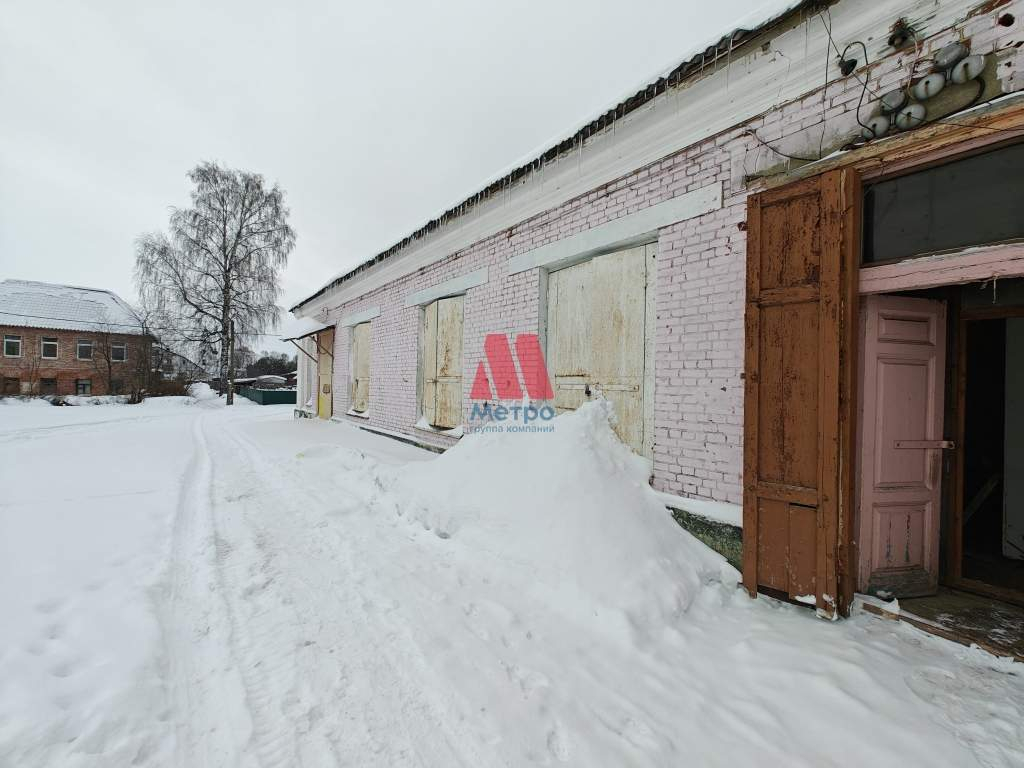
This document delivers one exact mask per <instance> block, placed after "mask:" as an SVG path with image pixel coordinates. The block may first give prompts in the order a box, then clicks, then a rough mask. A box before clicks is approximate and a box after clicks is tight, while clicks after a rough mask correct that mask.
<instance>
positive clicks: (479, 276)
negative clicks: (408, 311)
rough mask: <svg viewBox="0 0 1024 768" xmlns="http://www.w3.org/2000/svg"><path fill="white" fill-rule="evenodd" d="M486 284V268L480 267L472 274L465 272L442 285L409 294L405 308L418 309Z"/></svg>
mask: <svg viewBox="0 0 1024 768" xmlns="http://www.w3.org/2000/svg"><path fill="white" fill-rule="evenodd" d="M486 282H487V267H481V268H480V269H477V270H474V271H472V272H467V273H466V274H464V275H459V276H458V277H453V278H452V279H451V280H445V281H444V282H443V283H438V284H437V285H432V286H430V287H429V288H424V289H423V290H421V291H416V292H415V293H410V294H409V295H408V296H406V297H405V306H407V307H418V306H423V305H424V304H429V303H430V302H432V301H434V300H435V299H443V298H444V297H445V296H458V295H460V294H463V293H465V292H466V291H468V290H469V289H470V288H476V287H477V286H479V285H483V284H484V283H486Z"/></svg>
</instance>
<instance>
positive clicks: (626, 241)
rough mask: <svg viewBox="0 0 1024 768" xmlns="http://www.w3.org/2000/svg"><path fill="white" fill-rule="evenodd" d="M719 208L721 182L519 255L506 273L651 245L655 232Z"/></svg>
mask: <svg viewBox="0 0 1024 768" xmlns="http://www.w3.org/2000/svg"><path fill="white" fill-rule="evenodd" d="M721 207H722V182H720V181H718V182H715V183H714V184H709V185H708V186H706V187H701V188H700V189H695V190H694V191H692V192H687V193H686V194H683V195H678V196H677V197H673V198H672V199H671V200H666V201H665V202H663V203H658V204H657V205H652V206H650V207H649V208H644V209H643V210H642V211H637V212H636V213H631V214H629V215H628V216H620V217H619V218H617V219H613V220H612V221H609V222H607V223H606V224H601V225H599V226H596V227H594V228H593V229H588V230H586V231H584V232H580V233H578V234H575V235H571V236H569V237H566V238H563V239H562V240H556V241H555V242H553V243H548V244H547V245H542V246H541V247H540V248H534V249H533V250H532V251H527V252H526V253H520V254H518V255H516V256H513V257H512V258H511V259H509V260H508V273H509V274H510V275H514V274H515V273H516V272H525V271H526V270H528V269H535V268H537V267H557V266H559V264H560V262H569V261H574V260H576V259H581V258H586V257H588V256H597V255H598V254H600V253H607V252H609V251H613V250H619V249H622V248H630V247H632V246H634V245H640V244H642V243H646V242H651V241H652V240H654V239H656V238H657V234H658V230H659V229H661V228H662V227H667V226H669V225H670V224H675V223H676V222H679V221H685V220H686V219H692V218H693V217H694V216H701V215H703V214H705V213H710V212H711V211H717V210H718V209H719V208H721Z"/></svg>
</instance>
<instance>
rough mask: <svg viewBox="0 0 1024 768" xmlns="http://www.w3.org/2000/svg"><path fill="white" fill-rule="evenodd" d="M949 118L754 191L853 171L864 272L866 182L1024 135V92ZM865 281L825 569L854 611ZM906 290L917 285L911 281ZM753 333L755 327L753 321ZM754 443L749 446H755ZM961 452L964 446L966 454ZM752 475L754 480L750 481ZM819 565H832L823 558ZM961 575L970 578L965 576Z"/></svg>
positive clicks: (853, 319) (850, 325)
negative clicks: (833, 537) (830, 556)
mask: <svg viewBox="0 0 1024 768" xmlns="http://www.w3.org/2000/svg"><path fill="white" fill-rule="evenodd" d="M944 119H955V120H956V123H940V122H936V123H929V124H926V125H924V126H922V127H921V128H918V129H916V130H913V131H909V132H906V133H902V134H897V135H895V136H892V137H888V138H885V139H883V140H879V141H874V142H871V143H869V144H866V145H864V146H862V147H859V148H857V149H853V150H850V151H848V152H846V153H843V154H841V155H838V156H836V157H830V158H827V159H823V160H819V161H816V162H812V163H808V164H807V165H805V166H802V167H800V168H797V169H795V170H794V171H792V172H790V173H787V174H783V175H780V176H778V177H775V178H772V179H768V180H766V181H765V183H764V184H763V185H762V186H761V188H760V190H751V191H752V192H754V191H761V190H763V191H771V190H776V189H778V188H780V187H789V186H791V185H796V184H799V183H801V182H802V181H804V180H806V179H808V178H811V177H814V176H819V175H821V174H824V173H826V172H828V171H832V170H840V169H841V170H844V171H846V174H845V179H844V190H846V192H847V194H846V195H844V197H845V200H846V201H849V204H851V205H852V206H853V210H852V211H847V212H845V213H849V216H850V221H851V222H852V224H851V225H850V226H849V227H846V228H844V232H843V252H842V269H843V271H845V272H846V273H847V274H852V275H857V276H858V277H859V274H860V270H861V253H862V245H861V230H862V226H863V224H862V222H863V208H864V206H863V199H864V198H863V187H864V185H865V184H866V183H874V182H878V181H881V180H883V179H887V178H894V177H897V176H902V175H905V174H907V173H911V172H913V171H919V170H923V169H925V168H927V167H930V166H935V165H940V164H944V163H948V162H951V161H953V160H955V159H961V158H964V157H967V156H969V155H971V154H977V153H979V152H984V151H987V150H990V149H995V148H997V147H998V146H1000V145H1009V144H1013V143H1018V142H1020V141H1022V140H1024V95H1021V96H1018V97H1010V98H1008V99H1004V100H1002V101H999V102H996V103H994V104H989V105H986V106H983V107H979V108H976V109H974V110H972V111H971V112H969V113H967V114H964V115H952V116H950V117H949V118H944ZM752 229H753V228H752V227H751V222H749V221H748V235H747V242H748V251H747V258H748V259H749V258H750V255H749V254H750V250H749V248H750V246H749V243H750V239H751V236H752V232H751V231H750V230H752ZM868 269H870V267H868ZM858 283H859V280H857V279H851V280H849V281H848V286H847V287H848V288H849V290H848V291H846V292H845V294H844V295H845V296H846V305H845V306H844V307H841V308H840V311H841V318H842V320H841V322H842V323H845V326H842V327H841V329H840V330H841V333H840V339H839V340H840V341H841V340H842V339H846V340H847V341H848V342H849V341H850V340H851V339H852V342H853V343H847V344H846V345H845V346H844V348H843V349H842V350H841V354H842V365H841V366H840V375H841V381H840V383H839V384H840V409H839V414H838V417H839V431H838V440H839V466H838V467H837V468H836V471H837V473H838V478H837V479H838V488H839V503H838V519H837V521H836V524H837V526H838V528H837V549H836V563H835V570H834V571H831V572H829V570H830V569H827V567H826V570H825V571H824V572H823V573H822V576H823V577H824V578H825V579H826V581H833V582H834V583H836V584H837V590H838V606H837V607H838V609H839V612H840V613H842V614H846V613H847V612H848V611H849V606H850V605H851V604H852V601H853V596H854V593H855V591H856V586H857V585H856V574H857V567H858V563H859V552H858V543H857V536H856V533H855V532H856V531H857V530H858V526H859V523H860V520H859V516H858V515H857V509H856V498H857V479H858V478H857V476H856V473H855V471H854V468H855V467H856V466H857V461H856V456H857V450H856V447H857V432H858V429H859V425H858V424H857V413H858V407H859V403H860V396H861V393H860V391H859V389H860V386H859V382H858V380H857V372H858V370H859V357H860V340H859V330H858V329H859V323H860V318H859V303H860V297H859V293H858ZM748 288H749V287H748ZM903 290H909V289H908V288H904V289H903ZM746 332H747V333H748V334H749V328H748V329H747V331H746ZM748 343H749V340H748ZM947 364H948V363H947ZM750 418H751V415H750V414H745V415H744V421H745V422H747V420H748V419H750ZM744 439H745V441H746V440H748V439H749V432H745V435H744ZM747 449H748V450H749V446H748V447H747ZM960 453H961V452H960V451H958V454H960ZM958 461H959V459H958ZM745 465H746V462H745ZM744 482H745V483H746V480H745V481H744ZM747 503H748V501H747V499H746V498H745V499H744V505H745V506H746V505H747ZM756 535H757V532H756V530H755V531H747V535H746V536H745V537H744V539H745V541H748V540H749V541H750V542H751V544H752V546H755V547H756ZM940 546H941V544H940ZM750 556H753V555H752V553H748V552H747V549H746V545H745V549H744V558H745V559H746V558H748V557H750ZM957 562H959V561H957ZM819 565H826V564H824V563H819ZM744 570H745V571H746V570H747V569H746V568H745V569H744ZM961 581H966V580H963V579H961ZM748 589H756V585H755V586H754V587H749V586H748Z"/></svg>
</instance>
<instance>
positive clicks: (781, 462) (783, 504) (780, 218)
mask: <svg viewBox="0 0 1024 768" xmlns="http://www.w3.org/2000/svg"><path fill="white" fill-rule="evenodd" d="M845 173H846V172H845V171H842V170H837V171H830V172H828V173H825V174H822V175H821V176H817V177H814V178H811V179H807V180H804V181H800V182H796V183H794V184H791V185H789V186H787V187H782V188H779V189H776V190H771V191H768V192H763V193H761V194H757V195H753V196H751V198H750V200H749V209H748V219H747V230H748V231H747V304H746V374H745V375H746V388H745V398H744V462H743V464H744V466H743V484H744V497H743V539H744V551H743V581H744V584H745V585H746V586H747V588H748V589H749V590H750V592H751V594H754V593H755V592H756V590H757V589H758V588H768V589H770V590H777V591H779V592H783V593H785V594H786V595H788V596H789V597H790V598H793V599H795V598H798V597H799V598H802V599H803V600H804V601H807V600H809V599H810V598H809V597H808V596H813V597H814V602H815V604H816V605H817V607H818V609H819V612H821V613H823V614H825V615H829V616H831V615H834V613H835V611H836V609H837V608H838V609H839V610H840V611H845V604H844V603H843V602H842V600H843V599H844V598H845V596H846V589H845V587H844V588H843V589H840V587H841V586H844V585H842V584H840V579H839V570H840V568H839V565H840V562H839V559H838V558H839V556H840V551H839V550H840V547H839V538H840V527H841V525H842V527H843V530H844V538H848V533H845V532H846V531H848V530H849V521H848V519H847V517H848V514H847V512H846V508H847V507H849V506H850V505H849V501H848V491H849V472H850V466H849V464H850V461H851V458H850V451H849V449H850V447H851V442H850V431H849V426H850V418H849V417H850V413H849V408H850V405H849V404H850V398H849V395H850V382H851V378H850V376H851V370H850V367H851V358H852V356H851V354H850V353H851V352H852V350H853V346H852V343H853V339H854V338H855V337H854V335H853V331H852V326H853V322H852V314H851V313H852V312H853V305H854V302H853V295H852V294H851V289H852V286H853V280H852V278H853V273H854V272H855V268H856V266H855V264H853V263H852V262H853V258H852V256H853V253H852V250H853V248H852V244H853V243H855V242H856V232H855V229H854V211H855V209H856V206H855V196H854V191H855V190H854V188H853V186H852V184H848V183H847V181H846V180H845ZM851 175H852V174H851ZM844 211H845V213H844ZM841 390H845V393H846V396H845V397H844V398H842V400H841V398H840V394H841ZM841 419H842V421H843V424H842V425H840V420H841ZM841 490H842V491H843V495H844V499H843V508H842V509H841V508H840V491H841ZM841 512H842V516H841ZM844 558H845V555H844ZM841 592H842V594H840V593H841ZM837 601H839V602H838V604H837Z"/></svg>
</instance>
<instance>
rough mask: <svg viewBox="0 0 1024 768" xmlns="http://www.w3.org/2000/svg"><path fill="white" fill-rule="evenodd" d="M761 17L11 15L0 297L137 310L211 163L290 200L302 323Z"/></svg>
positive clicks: (522, 8)
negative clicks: (33, 286)
mask: <svg viewBox="0 0 1024 768" xmlns="http://www.w3.org/2000/svg"><path fill="white" fill-rule="evenodd" d="M766 5H779V0H715V1H714V2H707V1H706V0H699V1H698V0H632V1H630V0H620V1H619V2H603V1H602V0H545V1H544V2H515V1H514V0H501V1H499V0H471V1H466V0H446V1H445V2H428V1H426V0H405V1H404V2H393V3H387V2H375V3H370V2H364V3H343V2H333V3H331V2H312V1H309V0H303V1H302V2H297V1H294V0H290V1H288V2H281V0H275V2H269V1H266V0H246V1H245V2H224V1H219V2H217V1H214V0H203V1H202V2H191V1H186V2H182V1H180V0H179V1H177V2H164V3H159V4H158V3H155V2H139V1H138V0H90V1H89V2H50V1H49V0H31V1H29V0H24V1H21V2H18V1H16V0H0V278H6V277H14V278H23V279H31V280H43V281H49V282H61V283H72V284H78V285H87V286H94V287H103V288H110V289H112V290H115V291H117V292H118V293H120V294H121V295H122V296H124V297H125V298H126V299H128V300H129V301H134V298H135V291H134V286H133V284H132V267H133V264H134V253H133V243H134V240H135V238H136V237H137V236H138V235H139V234H140V233H141V232H145V231H150V230H157V229H161V228H163V227H164V225H165V224H166V221H167V215H168V210H169V208H170V207H171V206H175V205H183V204H185V203H186V202H187V194H188V186H187V182H186V179H185V173H186V172H187V171H188V169H189V168H190V167H192V166H193V165H195V164H196V163H197V162H198V161H200V160H217V161H220V162H222V163H225V164H227V165H230V166H234V167H238V168H244V169H247V170H252V171H256V172H259V173H262V174H263V175H264V176H265V177H266V178H267V179H269V180H271V181H276V182H278V183H280V184H281V186H282V187H283V188H284V189H285V191H286V193H287V201H288V204H289V206H290V208H291V211H292V224H293V226H294V227H295V229H296V231H297V234H298V241H297V245H296V248H295V251H294V252H293V253H292V256H291V259H290V263H289V265H288V269H287V271H286V272H285V275H284V300H283V302H282V303H283V304H284V305H285V306H290V305H291V303H294V301H296V300H298V299H301V298H303V297H304V296H305V295H307V294H309V293H311V292H313V291H314V290H316V289H317V288H319V287H320V285H322V284H323V282H325V281H326V280H327V279H328V278H329V277H331V276H332V275H334V274H336V273H338V272H339V271H341V270H343V269H345V268H347V267H351V266H354V265H355V264H357V263H359V262H360V261H362V260H364V259H365V258H367V257H369V256H371V255H373V254H375V253H377V252H378V251H380V250H383V249H384V248H386V247H388V246H390V245H391V244H392V243H394V242H395V241H397V240H399V239H400V238H401V237H403V236H405V235H406V234H408V233H409V232H410V231H412V230H414V229H415V228H417V227H418V226H419V225H420V224H422V223H423V222H424V221H426V220H428V219H430V218H432V217H433V216H434V215H435V214H437V213H439V212H441V211H442V210H444V209H445V208H447V207H449V206H450V205H451V204H453V203H456V202H458V201H460V200H461V199H463V198H464V197H466V196H468V195H469V194H470V193H472V192H475V191H476V190H477V189H478V188H479V186H480V184H481V182H482V181H484V180H485V179H487V178H488V177H490V176H491V175H492V174H493V173H494V172H495V171H497V170H499V169H502V168H504V167H505V166H507V165H508V164H509V163H511V162H513V161H515V160H518V159H520V158H522V156H523V155H524V154H526V153H527V152H530V151H531V150H533V149H536V148H538V147H539V146H540V145H541V144H543V143H544V142H546V141H548V140H549V139H554V138H559V137H560V135H561V134H568V133H571V132H572V130H573V129H575V128H576V127H578V126H579V124H580V123H581V122H582V121H583V120H584V119H585V118H589V117H591V116H592V115H593V114H594V113H596V112H598V111H600V110H602V109H604V108H607V107H610V106H612V105H613V104H614V103H615V102H617V101H618V100H619V99H620V98H621V97H622V96H624V95H625V94H626V93H627V92H629V91H630V90H631V89H633V90H635V89H636V88H637V87H638V86H640V85H642V84H643V83H644V81H645V80H646V79H647V77H648V76H649V75H652V74H654V73H655V72H657V71H658V70H659V69H660V68H663V67H667V65H669V64H674V63H676V62H677V60H679V59H680V58H681V57H682V56H683V55H685V54H688V53H691V52H692V51H693V49H694V48H695V47H703V46H704V45H705V44H706V43H709V42H711V41H712V40H717V38H718V37H719V36H721V35H722V34H724V33H726V32H728V31H730V30H731V29H732V28H733V27H734V26H735V24H736V22H737V21H738V20H740V19H741V18H742V17H744V16H747V15H748V14H750V13H751V12H752V11H756V10H758V9H759V8H761V7H764V6H766ZM158 6H160V7H158Z"/></svg>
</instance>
